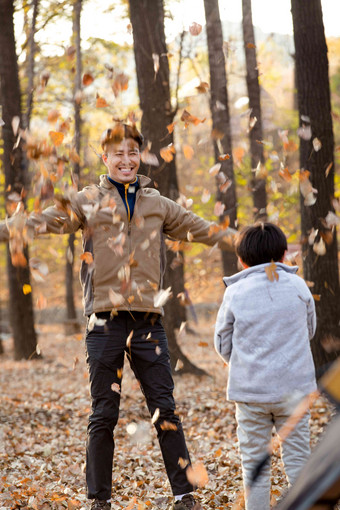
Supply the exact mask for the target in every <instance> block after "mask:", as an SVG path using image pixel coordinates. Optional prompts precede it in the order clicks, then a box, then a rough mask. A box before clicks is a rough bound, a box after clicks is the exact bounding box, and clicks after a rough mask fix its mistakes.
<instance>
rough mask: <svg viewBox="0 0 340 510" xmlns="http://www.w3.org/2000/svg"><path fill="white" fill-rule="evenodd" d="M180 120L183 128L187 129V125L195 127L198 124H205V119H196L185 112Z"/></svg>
mask: <svg viewBox="0 0 340 510" xmlns="http://www.w3.org/2000/svg"><path fill="white" fill-rule="evenodd" d="M181 120H182V121H183V122H184V123H185V127H187V126H188V125H189V124H194V125H195V126H197V125H198V124H200V123H203V122H205V118H204V119H203V120H201V119H199V118H198V117H195V116H194V115H191V113H189V112H188V111H187V110H183V113H182V115H181Z"/></svg>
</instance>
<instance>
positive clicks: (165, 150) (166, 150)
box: [159, 143, 176, 163]
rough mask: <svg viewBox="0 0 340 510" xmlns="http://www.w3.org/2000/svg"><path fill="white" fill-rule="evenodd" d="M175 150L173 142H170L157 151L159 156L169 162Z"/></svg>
mask: <svg viewBox="0 0 340 510" xmlns="http://www.w3.org/2000/svg"><path fill="white" fill-rule="evenodd" d="M175 152H176V149H175V147H174V144H173V143H170V144H169V145H168V146H167V147H162V148H161V150H160V151H159V154H160V156H161V157H162V158H163V159H164V161H166V162H167V163H170V161H172V160H173V159H174V156H173V155H174V154H175Z"/></svg>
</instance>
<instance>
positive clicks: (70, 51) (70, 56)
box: [65, 45, 77, 60]
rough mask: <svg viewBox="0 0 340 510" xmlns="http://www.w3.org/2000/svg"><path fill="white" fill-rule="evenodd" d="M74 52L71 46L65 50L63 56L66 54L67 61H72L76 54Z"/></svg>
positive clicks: (73, 47) (74, 49)
mask: <svg viewBox="0 0 340 510" xmlns="http://www.w3.org/2000/svg"><path fill="white" fill-rule="evenodd" d="M76 51H77V50H76V47H75V46H73V45H72V46H69V47H68V48H66V50H65V54H66V57H67V59H68V60H72V59H73V58H74V56H75V54H76Z"/></svg>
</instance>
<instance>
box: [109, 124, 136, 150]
mask: <svg viewBox="0 0 340 510" xmlns="http://www.w3.org/2000/svg"><path fill="white" fill-rule="evenodd" d="M126 138H132V139H133V140H135V142H137V143H138V145H139V147H141V146H142V145H143V141H144V138H143V135H142V134H141V133H140V132H139V131H138V129H137V128H136V125H135V124H124V123H123V122H116V124H115V125H114V126H113V127H112V128H108V129H105V131H104V132H103V134H102V136H101V138H100V144H101V146H102V149H103V151H104V152H106V151H107V148H108V146H109V145H111V144H113V143H121V142H122V141H123V140H124V139H126Z"/></svg>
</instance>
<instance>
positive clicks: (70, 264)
mask: <svg viewBox="0 0 340 510" xmlns="http://www.w3.org/2000/svg"><path fill="white" fill-rule="evenodd" d="M81 8H82V0H75V1H74V4H73V39H74V44H75V48H76V68H75V76H74V87H73V104H74V148H75V152H76V153H77V155H78V156H79V154H80V137H81V101H80V100H79V95H78V94H77V92H78V91H81V74H82V62H81V38H80V16H81ZM73 175H74V181H75V182H76V183H77V185H79V175H80V163H79V161H75V162H74V164H73ZM74 241H75V234H70V235H69V238H68V246H67V253H66V277H65V280H66V310H67V323H66V326H67V328H66V332H67V333H70V334H72V333H76V332H78V331H79V329H80V324H79V322H78V320H77V311H76V307H75V302H74V285H73V282H74V269H73V268H74V251H75V250H74Z"/></svg>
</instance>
